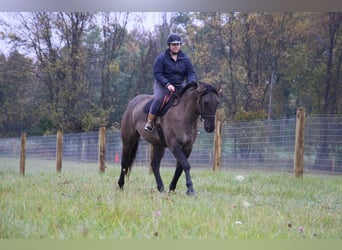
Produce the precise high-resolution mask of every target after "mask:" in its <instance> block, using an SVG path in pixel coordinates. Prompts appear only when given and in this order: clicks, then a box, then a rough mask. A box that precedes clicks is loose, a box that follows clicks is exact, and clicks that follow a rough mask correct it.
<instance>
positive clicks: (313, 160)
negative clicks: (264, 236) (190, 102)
mask: <svg viewBox="0 0 342 250" xmlns="http://www.w3.org/2000/svg"><path fill="white" fill-rule="evenodd" d="M305 124H306V126H305V146H304V153H305V157H304V169H305V171H314V170H318V171H329V172H334V173H342V117H307V118H306V123H305ZM295 126H296V118H291V119H279V120H262V121H253V122H228V123H224V124H223V127H222V134H221V137H222V147H221V148H222V158H221V168H222V169H250V170H253V169H264V170H272V171H293V164H294V147H295V145H294V144H295V129H296V128H295ZM199 128H200V129H199V131H198V138H197V140H196V142H195V144H194V147H193V150H192V153H191V155H190V158H189V161H190V164H191V166H192V167H193V168H198V167H199V168H208V169H211V168H212V166H213V158H214V152H213V151H214V134H213V133H210V134H208V133H206V132H204V130H203V128H202V124H199ZM98 140H99V133H98V131H94V132H87V133H77V134H64V135H63V171H89V170H93V171H98V168H97V166H98V154H99V149H98ZM20 147H21V145H20V138H2V139H0V170H7V169H10V170H13V171H17V169H19V160H20ZM121 147H122V143H121V137H120V131H111V130H108V131H107V132H106V156H105V161H106V166H107V169H109V170H111V169H112V168H113V169H114V170H115V171H119V164H120V160H121V159H120V156H121ZM149 150H150V147H149V145H148V143H147V142H146V141H144V140H143V139H141V141H140V144H139V148H138V152H137V156H136V160H135V163H134V164H135V166H143V167H147V168H148V165H149ZM175 164H176V161H175V159H174V157H173V156H172V154H171V153H170V151H168V150H166V153H165V156H164V158H163V160H162V166H168V167H170V166H175ZM55 166H56V136H55V135H49V136H29V137H27V140H26V169H27V173H35V172H54V171H56V169H55Z"/></svg>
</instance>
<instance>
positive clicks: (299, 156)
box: [294, 107, 305, 179]
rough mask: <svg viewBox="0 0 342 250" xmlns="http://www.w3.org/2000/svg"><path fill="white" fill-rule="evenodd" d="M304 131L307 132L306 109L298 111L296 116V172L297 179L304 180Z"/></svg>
mask: <svg viewBox="0 0 342 250" xmlns="http://www.w3.org/2000/svg"><path fill="white" fill-rule="evenodd" d="M304 130H305V109H304V108H302V107H300V108H298V109H297V116H296V138H295V152H294V154H295V155H294V172H295V176H296V177H297V178H301V179H303V170H304Z"/></svg>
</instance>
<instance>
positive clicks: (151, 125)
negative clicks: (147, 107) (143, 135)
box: [144, 113, 157, 132]
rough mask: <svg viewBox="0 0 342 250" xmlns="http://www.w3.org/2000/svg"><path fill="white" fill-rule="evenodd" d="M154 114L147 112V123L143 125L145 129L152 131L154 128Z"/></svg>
mask: <svg viewBox="0 0 342 250" xmlns="http://www.w3.org/2000/svg"><path fill="white" fill-rule="evenodd" d="M156 117H157V116H156V115H153V114H151V113H148V116H147V123H146V125H145V128H144V129H145V130H146V131H150V132H152V131H153V130H154V120H155V119H156Z"/></svg>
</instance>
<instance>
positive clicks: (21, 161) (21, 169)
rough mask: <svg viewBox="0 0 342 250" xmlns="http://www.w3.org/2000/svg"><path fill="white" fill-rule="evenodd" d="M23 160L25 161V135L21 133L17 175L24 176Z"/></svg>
mask: <svg viewBox="0 0 342 250" xmlns="http://www.w3.org/2000/svg"><path fill="white" fill-rule="evenodd" d="M25 160H26V133H21V144H20V169H19V173H20V174H21V175H25Z"/></svg>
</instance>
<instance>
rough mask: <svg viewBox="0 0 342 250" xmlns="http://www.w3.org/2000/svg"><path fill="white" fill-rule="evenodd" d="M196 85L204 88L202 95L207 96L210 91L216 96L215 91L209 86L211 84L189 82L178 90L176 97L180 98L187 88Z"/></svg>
mask: <svg viewBox="0 0 342 250" xmlns="http://www.w3.org/2000/svg"><path fill="white" fill-rule="evenodd" d="M198 83H199V84H201V85H203V86H204V87H205V91H204V93H203V94H204V95H205V94H208V93H209V92H211V91H213V92H215V93H216V94H217V89H216V88H215V87H214V86H213V85H211V84H208V83H204V82H191V83H188V84H187V85H185V86H184V87H183V88H181V89H180V90H179V93H178V95H179V96H182V95H183V94H184V93H185V92H186V91H187V90H188V89H189V88H192V87H197V86H198Z"/></svg>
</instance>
